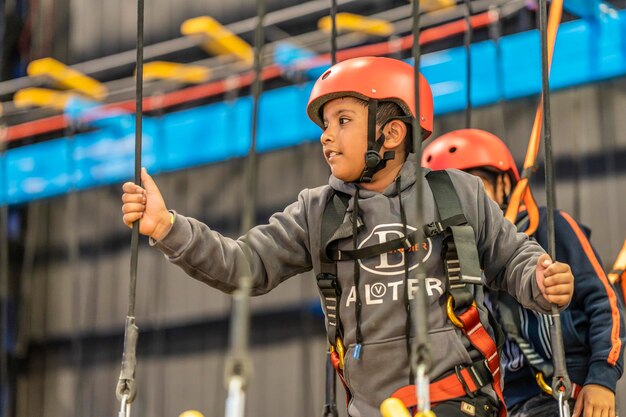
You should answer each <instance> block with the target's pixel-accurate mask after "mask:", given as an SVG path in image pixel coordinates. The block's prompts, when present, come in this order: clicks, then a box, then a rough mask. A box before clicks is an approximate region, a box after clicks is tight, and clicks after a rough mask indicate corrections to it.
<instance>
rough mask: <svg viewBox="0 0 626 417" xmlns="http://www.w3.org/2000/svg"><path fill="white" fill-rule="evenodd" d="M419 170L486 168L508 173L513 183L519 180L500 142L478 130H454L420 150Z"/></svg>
mask: <svg viewBox="0 0 626 417" xmlns="http://www.w3.org/2000/svg"><path fill="white" fill-rule="evenodd" d="M422 166H424V167H426V168H430V169H432V170H435V171H436V170H441V169H446V168H456V169H460V170H467V169H472V168H483V167H489V168H493V169H495V170H497V171H502V172H507V173H509V175H511V177H512V179H513V180H514V182H517V181H519V179H520V177H519V173H518V172H517V167H516V166H515V160H514V159H513V156H512V155H511V152H509V149H508V148H507V147H506V145H505V144H504V142H502V141H501V140H500V139H499V138H498V137H497V136H496V135H494V134H491V133H489V132H485V131H484V130H480V129H461V130H454V131H452V132H449V133H446V134H445V135H442V136H440V137H438V138H437V139H435V140H434V141H432V142H431V143H430V144H429V145H428V146H427V147H426V148H425V149H424V153H423V156H422Z"/></svg>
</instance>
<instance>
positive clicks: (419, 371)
mask: <svg viewBox="0 0 626 417" xmlns="http://www.w3.org/2000/svg"><path fill="white" fill-rule="evenodd" d="M412 13H413V27H412V34H413V46H412V48H411V52H412V55H413V60H414V63H413V74H414V91H413V93H414V98H415V118H414V119H413V123H412V128H413V129H412V133H413V134H412V137H413V152H414V153H415V160H416V164H415V200H416V209H417V216H416V224H423V207H424V203H423V195H422V193H423V178H422V167H421V164H420V162H421V160H422V125H421V120H422V116H421V113H420V94H419V84H420V83H419V81H420V71H419V68H420V55H421V50H420V42H419V38H420V2H419V0H413V8H412ZM422 264H423V263H420V265H419V266H418V267H417V279H418V288H417V294H416V297H415V308H414V309H413V312H412V318H413V322H414V323H415V338H414V347H413V352H412V357H411V358H409V360H410V366H411V368H410V369H411V372H410V375H409V378H410V379H411V381H409V383H413V381H412V379H413V377H416V378H417V379H416V384H417V388H416V389H417V392H416V396H417V398H418V404H417V411H418V412H421V411H429V410H430V397H429V388H428V386H429V379H428V372H429V370H430V366H431V355H430V345H429V343H428V323H427V321H426V320H427V317H428V313H427V308H426V306H427V302H428V300H427V298H426V291H425V288H426V285H425V281H426V276H425V275H424V268H423V265H422ZM406 291H408V288H406Z"/></svg>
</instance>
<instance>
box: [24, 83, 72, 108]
mask: <svg viewBox="0 0 626 417" xmlns="http://www.w3.org/2000/svg"><path fill="white" fill-rule="evenodd" d="M72 96H73V94H72V93H70V92H67V91H57V90H50V89H48V88H34V87H33V88H24V89H22V90H18V91H17V92H16V93H15V95H14V96H13V103H14V104H15V107H19V108H24V107H52V108H54V109H57V110H63V109H64V108H65V104H66V103H67V101H68V100H69V99H70V98H71V97H72Z"/></svg>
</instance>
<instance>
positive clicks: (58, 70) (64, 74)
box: [26, 58, 108, 100]
mask: <svg viewBox="0 0 626 417" xmlns="http://www.w3.org/2000/svg"><path fill="white" fill-rule="evenodd" d="M26 71H27V73H28V75H29V76H31V77H36V76H48V77H50V78H51V79H53V80H54V81H56V82H57V83H58V84H59V85H61V86H63V87H65V88H67V89H70V90H75V91H77V92H80V93H82V94H84V95H86V96H88V97H91V98H93V99H96V100H102V99H104V98H105V97H106V95H107V93H108V91H107V88H106V87H105V86H104V85H103V84H102V83H100V82H98V81H97V80H94V79H93V78H91V77H89V76H87V75H85V74H82V73H81V72H79V71H76V70H75V69H72V68H70V67H68V66H66V65H65V64H63V63H61V62H59V61H57V60H56V59H54V58H41V59H36V60H34V61H32V62H31V63H30V64H28V68H27V69H26Z"/></svg>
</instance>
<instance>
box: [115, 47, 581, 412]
mask: <svg viewBox="0 0 626 417" xmlns="http://www.w3.org/2000/svg"><path fill="white" fill-rule="evenodd" d="M413 80H414V77H413V68H412V67H411V66H410V65H409V64H406V63H404V62H402V61H398V60H394V59H389V58H374V57H364V58H355V59H351V60H347V61H344V62H341V63H339V64H337V65H335V66H333V67H331V68H330V69H329V70H327V71H326V72H325V73H324V74H323V75H322V76H321V77H320V78H319V79H318V80H317V82H316V84H315V86H314V88H313V91H312V92H311V98H310V101H309V104H308V108H307V113H308V115H309V117H310V118H311V119H312V120H313V121H314V122H315V123H316V124H317V125H319V126H320V127H321V128H322V129H323V133H322V136H321V143H322V148H323V153H324V157H325V158H326V161H327V162H328V164H329V166H330V168H331V171H332V175H331V177H330V180H329V185H326V186H322V187H318V188H315V189H312V190H308V189H307V190H304V191H302V192H301V193H300V195H299V197H298V201H297V202H295V203H293V204H292V205H290V206H288V207H287V208H286V209H285V210H284V211H283V212H282V213H277V214H275V215H273V216H272V218H271V219H270V221H269V224H267V225H262V226H257V227H255V228H253V229H252V230H250V231H249V232H248V233H247V234H246V235H245V236H244V237H242V238H240V239H238V240H232V239H228V238H225V237H223V236H221V235H219V234H218V233H216V232H213V231H211V230H210V229H209V228H208V227H207V226H206V225H204V224H202V223H200V222H198V221H196V220H194V219H190V218H186V217H183V216H181V215H178V214H176V213H174V212H170V211H168V210H167V208H166V205H165V203H164V201H163V198H162V197H161V195H160V193H159V191H158V188H157V187H156V184H155V183H154V182H153V180H152V179H151V178H150V177H149V176H148V174H147V173H146V172H145V171H144V172H143V175H142V181H143V184H144V188H141V187H139V186H137V185H135V184H133V183H126V184H124V186H123V190H124V195H123V196H122V200H123V202H124V205H123V213H124V216H123V220H124V223H126V224H127V225H129V226H130V225H131V224H132V223H133V222H134V221H137V220H140V219H141V222H140V232H141V233H142V234H145V235H148V236H150V237H151V243H152V244H153V245H155V246H156V247H157V248H158V249H160V250H161V251H162V252H163V253H164V254H165V255H166V256H167V257H168V259H169V260H170V261H171V262H173V263H175V264H177V265H179V266H180V267H181V268H183V269H184V270H185V271H186V272H187V273H188V274H189V275H191V276H193V277H195V278H197V279H199V280H201V281H203V282H206V283H207V284H209V285H211V286H213V287H215V288H218V289H220V290H222V291H225V292H232V291H234V290H235V289H236V287H237V280H238V277H239V276H241V274H242V273H243V271H242V269H243V268H242V267H241V265H242V264H243V263H244V262H246V261H245V259H249V262H250V269H251V271H252V277H253V288H252V293H253V294H254V295H259V294H263V293H265V292H267V291H269V290H271V289H272V288H273V287H275V286H276V285H278V284H279V283H280V282H281V281H283V280H285V279H287V278H289V277H291V276H293V275H295V274H298V273H301V272H303V271H307V270H311V269H313V270H314V271H315V273H316V274H317V280H318V286H319V288H320V292H321V294H322V305H323V308H324V312H325V314H326V326H327V330H328V334H329V342H330V343H331V345H332V347H333V350H334V358H335V364H336V368H337V370H338V373H339V374H340V376H341V377H342V381H343V382H344V384H345V386H346V389H347V394H348V396H349V404H348V414H349V415H350V416H352V417H379V416H380V412H379V406H380V404H381V402H382V401H383V400H384V399H386V398H387V397H389V396H390V395H392V394H394V393H395V394H396V396H402V395H401V393H399V391H402V389H403V387H407V386H408V384H410V383H413V381H412V378H411V375H410V372H409V363H408V351H409V349H410V343H411V342H410V339H411V330H412V324H411V321H410V303H411V300H412V299H413V297H414V292H415V290H416V286H417V280H416V279H415V273H416V270H415V268H416V267H417V265H418V263H422V264H423V268H424V271H425V273H426V277H427V278H426V288H425V290H426V293H427V296H428V308H429V316H428V322H429V332H430V342H431V345H432V353H433V354H432V356H433V357H432V363H433V367H432V369H431V372H430V376H431V379H432V380H433V381H434V380H439V381H435V382H434V383H433V384H432V385H431V390H432V389H433V387H435V385H436V386H437V388H441V391H446V392H454V394H453V395H452V396H447V397H446V396H444V397H442V398H440V399H439V400H438V401H437V402H438V405H437V406H436V407H434V411H435V412H437V413H438V415H439V416H465V415H467V413H470V414H472V415H476V416H495V415H496V413H497V410H498V408H499V407H500V405H499V404H498V401H497V398H498V397H501V396H500V394H501V392H500V390H499V382H500V374H499V369H498V365H497V354H496V352H495V347H494V346H495V345H494V343H493V341H492V340H491V339H489V338H488V337H487V339H489V340H488V341H487V342H488V343H487V344H488V345H489V346H488V347H487V348H486V349H485V348H484V346H481V344H480V343H478V345H479V347H478V348H477V347H475V346H474V344H475V341H474V340H473V336H471V337H470V336H466V335H465V331H466V330H467V328H463V329H459V328H457V327H455V326H454V325H452V324H451V323H450V320H452V319H454V320H461V327H464V324H463V323H466V322H467V323H469V322H470V319H466V318H467V317H468V315H471V320H474V322H472V327H471V328H472V329H473V328H474V327H476V328H477V329H478V332H477V333H480V334H487V336H489V335H488V331H490V330H491V328H490V327H489V325H488V321H487V319H486V317H487V316H486V314H487V311H486V309H485V308H484V306H483V303H482V289H481V285H482V281H481V279H480V271H479V272H478V273H477V274H476V275H478V276H479V277H478V279H479V282H478V283H476V282H473V284H471V285H470V284H466V281H468V280H469V281H471V278H475V277H471V276H469V274H468V277H465V276H461V274H459V273H457V274H456V275H455V276H454V277H452V276H451V277H450V278H449V277H448V275H451V274H452V268H449V269H448V270H447V271H448V274H446V272H444V264H443V261H442V259H441V257H440V253H441V249H442V242H443V240H444V234H443V233H440V232H441V231H443V230H444V228H443V227H441V226H442V223H441V222H438V219H439V217H440V216H439V215H438V213H437V210H438V209H439V210H441V207H436V206H435V201H434V197H433V194H432V193H431V191H432V190H431V189H430V188H429V182H428V181H427V180H426V179H423V178H420V179H419V180H420V181H422V182H423V183H424V190H425V195H424V210H423V217H424V219H425V223H431V222H432V224H433V225H435V226H437V225H438V226H440V227H441V228H440V229H437V227H435V229H437V230H435V231H434V232H433V231H432V229H431V231H430V232H422V230H426V228H425V227H422V226H421V225H418V224H416V220H415V219H416V215H417V208H416V207H415V200H416V199H415V187H414V184H415V181H416V178H415V171H416V165H415V164H416V160H415V157H414V156H411V155H409V153H408V151H407V150H408V149H411V147H410V140H411V138H410V133H409V130H410V129H409V126H410V122H411V120H412V118H414V117H416V115H415V105H414V99H413V82H414V81H413ZM419 82H420V92H421V94H420V115H419V121H420V124H421V126H422V128H423V130H424V132H425V135H424V137H427V136H428V135H429V134H430V132H431V131H432V121H433V120H432V117H433V113H432V109H433V103H432V95H431V92H430V87H429V86H428V83H427V82H426V80H425V79H424V78H423V77H420V80H419ZM420 139H422V138H415V140H420ZM364 155H365V158H364ZM364 159H365V160H364ZM449 177H450V178H451V181H452V183H453V184H454V190H455V191H454V192H455V193H457V194H458V198H459V199H460V200H461V204H462V209H463V212H464V213H465V216H467V222H465V223H463V224H460V225H458V227H459V228H460V229H462V230H463V231H466V230H467V229H469V230H470V235H471V236H469V237H470V238H471V240H473V239H475V241H476V242H475V243H474V244H472V246H471V250H473V251H474V253H476V257H475V258H476V263H478V259H480V263H481V265H482V267H484V270H485V277H486V278H485V280H484V281H485V284H486V285H489V286H492V287H494V288H498V289H503V290H507V291H509V292H511V293H513V294H514V295H515V297H516V298H517V299H518V300H519V301H520V302H521V303H522V304H523V305H525V306H527V307H530V308H533V309H536V310H539V311H542V312H547V311H549V309H550V302H553V303H556V304H558V305H560V306H565V305H566V304H567V303H568V302H569V300H570V298H571V292H572V289H573V277H572V275H571V273H570V270H569V266H567V265H565V264H561V263H558V262H555V263H552V261H551V260H550V259H549V257H548V256H547V255H546V254H545V253H544V252H543V250H542V249H541V248H540V247H539V245H537V244H535V243H533V242H531V241H529V240H528V239H527V238H526V237H525V236H524V235H522V234H517V233H516V232H515V229H514V227H513V226H512V225H511V224H510V223H509V222H507V221H506V220H504V219H503V217H502V213H501V211H500V210H499V208H498V207H497V206H496V205H495V204H493V203H492V202H491V201H490V200H489V199H488V198H487V197H486V196H485V193H484V190H483V189H482V185H481V183H480V181H478V179H476V178H474V177H472V176H470V175H467V174H464V173H462V172H459V171H454V172H450V173H449ZM436 188H437V189H440V188H441V189H442V188H445V187H436ZM446 189H447V190H449V188H446ZM330 206H332V207H331V209H334V210H335V215H334V216H332V215H329V213H331V212H332V210H330V209H329V207H330ZM333 219H334V220H333ZM330 223H333V226H332V227H330V226H329V224H330ZM470 226H471V227H473V229H472V228H470ZM455 227H456V226H455ZM460 229H459V230H460ZM445 230H448V229H445ZM420 233H423V234H422V235H420ZM425 236H426V237H425ZM466 237H468V236H467V235H466ZM470 252H471V251H470ZM447 254H448V255H449V253H448V252H447ZM450 256H451V255H450ZM463 268H464V267H463ZM448 279H450V280H452V279H454V280H456V281H455V282H456V283H457V285H455V286H450V285H448V284H449V283H448ZM474 284H476V285H474ZM452 287H454V288H452ZM540 288H541V289H540ZM457 290H458V291H457ZM463 291H464V292H463ZM458 292H463V293H462V294H461V295H462V296H463V297H459V296H458ZM468 294H469V296H470V297H466V296H467V295H468ZM453 296H454V297H453ZM453 298H454V300H457V299H458V302H457V305H452V306H450V309H451V312H450V314H448V313H446V306H445V305H446V300H448V301H447V302H448V303H450V300H452V299H453ZM474 298H475V299H476V301H477V303H476V304H475V305H474V306H471V304H472V301H473V300H474ZM476 306H478V307H476ZM457 314H458V316H457ZM448 317H451V318H450V319H449V318H448ZM477 318H480V321H478V319H477ZM481 323H483V324H484V327H483V326H481ZM485 329H487V330H485ZM483 339H484V338H483ZM481 342H483V344H484V342H485V341H484V340H482V341H481ZM344 344H345V347H346V349H345V352H344ZM492 348H493V349H492ZM481 349H482V350H481ZM490 349H491V350H490ZM484 351H487V352H488V354H485V353H484ZM492 352H493V353H492ZM494 358H495V366H494ZM488 366H489V368H487V367H488ZM470 371H473V372H476V373H477V374H476V375H477V376H476V378H474V377H473V376H472V374H471V373H470ZM455 372H456V374H455ZM479 373H480V374H481V375H482V378H480V377H478V374H479ZM494 376H495V378H494ZM492 381H493V382H492ZM444 385H445V386H444ZM408 392H409V393H413V394H412V397H413V398H412V399H411V398H410V397H411V395H408V400H407V399H406V398H405V403H407V405H409V406H410V405H413V404H414V402H415V398H414V392H415V391H414V390H412V389H411V388H408ZM405 397H407V396H405ZM462 410H465V411H462Z"/></svg>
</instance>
